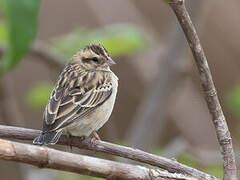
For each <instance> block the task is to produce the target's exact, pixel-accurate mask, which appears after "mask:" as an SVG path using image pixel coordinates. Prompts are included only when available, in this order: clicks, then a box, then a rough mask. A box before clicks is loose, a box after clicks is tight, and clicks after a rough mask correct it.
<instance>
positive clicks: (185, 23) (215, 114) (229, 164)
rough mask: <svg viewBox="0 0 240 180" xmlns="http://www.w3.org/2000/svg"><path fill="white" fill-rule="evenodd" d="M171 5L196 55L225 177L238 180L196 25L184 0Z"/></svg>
mask: <svg viewBox="0 0 240 180" xmlns="http://www.w3.org/2000/svg"><path fill="white" fill-rule="evenodd" d="M169 5H170V6H171V8H172V10H173V11H174V13H175V15H176V17H177V19H178V21H179V23H180V25H181V27H182V29H183V31H184V33H185V36H186V38H187V41H188V44H189V46H190V49H191V51H192V54H193V56H194V60H195V63H196V65H197V68H198V70H199V75H200V81H201V84H202V88H203V91H204V94H205V99H206V102H207V105H208V109H209V112H210V114H211V116H212V121H213V124H214V126H215V129H216V134H217V138H218V142H219V145H220V147H221V153H222V157H223V161H224V163H223V167H224V179H225V180H230V179H231V180H237V168H236V162H235V155H234V151H233V147H232V138H231V135H230V132H229V130H228V126H227V123H226V119H225V116H224V114H223V111H222V108H221V105H220V103H219V99H218V96H217V91H216V88H215V86H214V83H213V79H212V75H211V72H210V69H209V66H208V62H207V58H206V56H205V53H204V51H203V48H202V46H201V43H200V40H199V38H198V35H197V33H196V30H195V27H194V25H193V23H192V21H191V19H190V16H189V14H188V11H187V10H186V8H185V4H184V0H170V1H169Z"/></svg>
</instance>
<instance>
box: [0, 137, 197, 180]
mask: <svg viewBox="0 0 240 180" xmlns="http://www.w3.org/2000/svg"><path fill="white" fill-rule="evenodd" d="M0 159H3V160H8V161H17V162H23V163H27V164H32V165H34V166H37V167H40V168H50V169H58V170H63V171H69V172H75V173H79V174H84V175H89V176H95V177H102V178H107V179H132V180H134V179H138V180H141V179H142V180H152V179H156V180H163V179H170V178H171V179H188V180H194V179H196V178H192V177H187V176H184V175H181V174H172V173H168V172H164V171H160V170H154V169H148V168H146V167H143V166H136V165H129V164H123V163H118V162H114V161H109V160H103V159H99V158H94V157H89V156H83V155H77V154H72V153H68V152H62V151H58V150H54V149H50V148H47V147H39V146H33V145H27V144H23V143H17V142H12V141H7V140H2V139H0Z"/></svg>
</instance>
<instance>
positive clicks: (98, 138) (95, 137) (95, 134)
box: [91, 131, 101, 144]
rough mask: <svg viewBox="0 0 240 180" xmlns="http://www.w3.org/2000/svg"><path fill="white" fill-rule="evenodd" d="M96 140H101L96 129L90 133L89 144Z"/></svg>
mask: <svg viewBox="0 0 240 180" xmlns="http://www.w3.org/2000/svg"><path fill="white" fill-rule="evenodd" d="M96 140H99V141H100V140H101V139H100V137H99V135H98V134H97V132H96V131H93V133H92V138H91V144H94V142H95V141H96Z"/></svg>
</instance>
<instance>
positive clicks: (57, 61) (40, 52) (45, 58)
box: [29, 41, 65, 69]
mask: <svg viewBox="0 0 240 180" xmlns="http://www.w3.org/2000/svg"><path fill="white" fill-rule="evenodd" d="M45 46H47V45H44V44H43V43H41V42H39V41H37V42H36V43H35V44H34V45H33V47H32V48H31V50H30V52H29V54H30V55H33V56H35V57H39V58H40V59H41V61H42V62H43V63H45V64H46V65H47V66H48V67H50V68H55V69H61V68H63V66H64V64H65V63H64V60H63V59H64V58H63V57H62V56H59V55H56V54H53V53H51V52H50V51H49V50H48V49H47V47H45Z"/></svg>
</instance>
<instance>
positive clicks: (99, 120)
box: [33, 44, 118, 145]
mask: <svg viewBox="0 0 240 180" xmlns="http://www.w3.org/2000/svg"><path fill="white" fill-rule="evenodd" d="M112 64H115V62H114V61H113V60H112V59H111V57H110V56H109V53H108V52H107V50H106V49H105V48H104V47H103V46H101V45H96V44H91V45H88V46H86V47H85V48H83V49H81V50H80V51H79V52H77V54H75V55H74V56H73V57H72V59H71V60H70V62H69V63H68V64H67V65H66V67H65V68H64V70H63V72H62V73H61V74H60V76H59V78H58V81H57V83H56V86H55V88H54V89H53V91H52V93H51V97H50V99H49V102H48V104H47V105H46V108H45V112H44V114H43V130H42V133H41V135H40V136H38V137H36V138H35V139H34V141H33V144H36V145H43V144H56V143H57V141H58V140H59V138H60V136H61V134H62V133H63V132H64V131H65V132H66V133H67V134H69V135H72V136H80V137H82V136H83V137H87V136H89V135H91V134H94V133H96V131H97V130H98V129H99V128H101V127H102V126H103V125H104V124H105V123H106V122H107V120H108V119H109V117H110V115H111V113H112V110H113V106H114V103H115V99H116V94H117V87H118V78H117V76H116V75H115V74H114V73H113V72H112V71H111V70H110V67H109V66H110V65H112ZM95 136H97V134H95Z"/></svg>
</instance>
